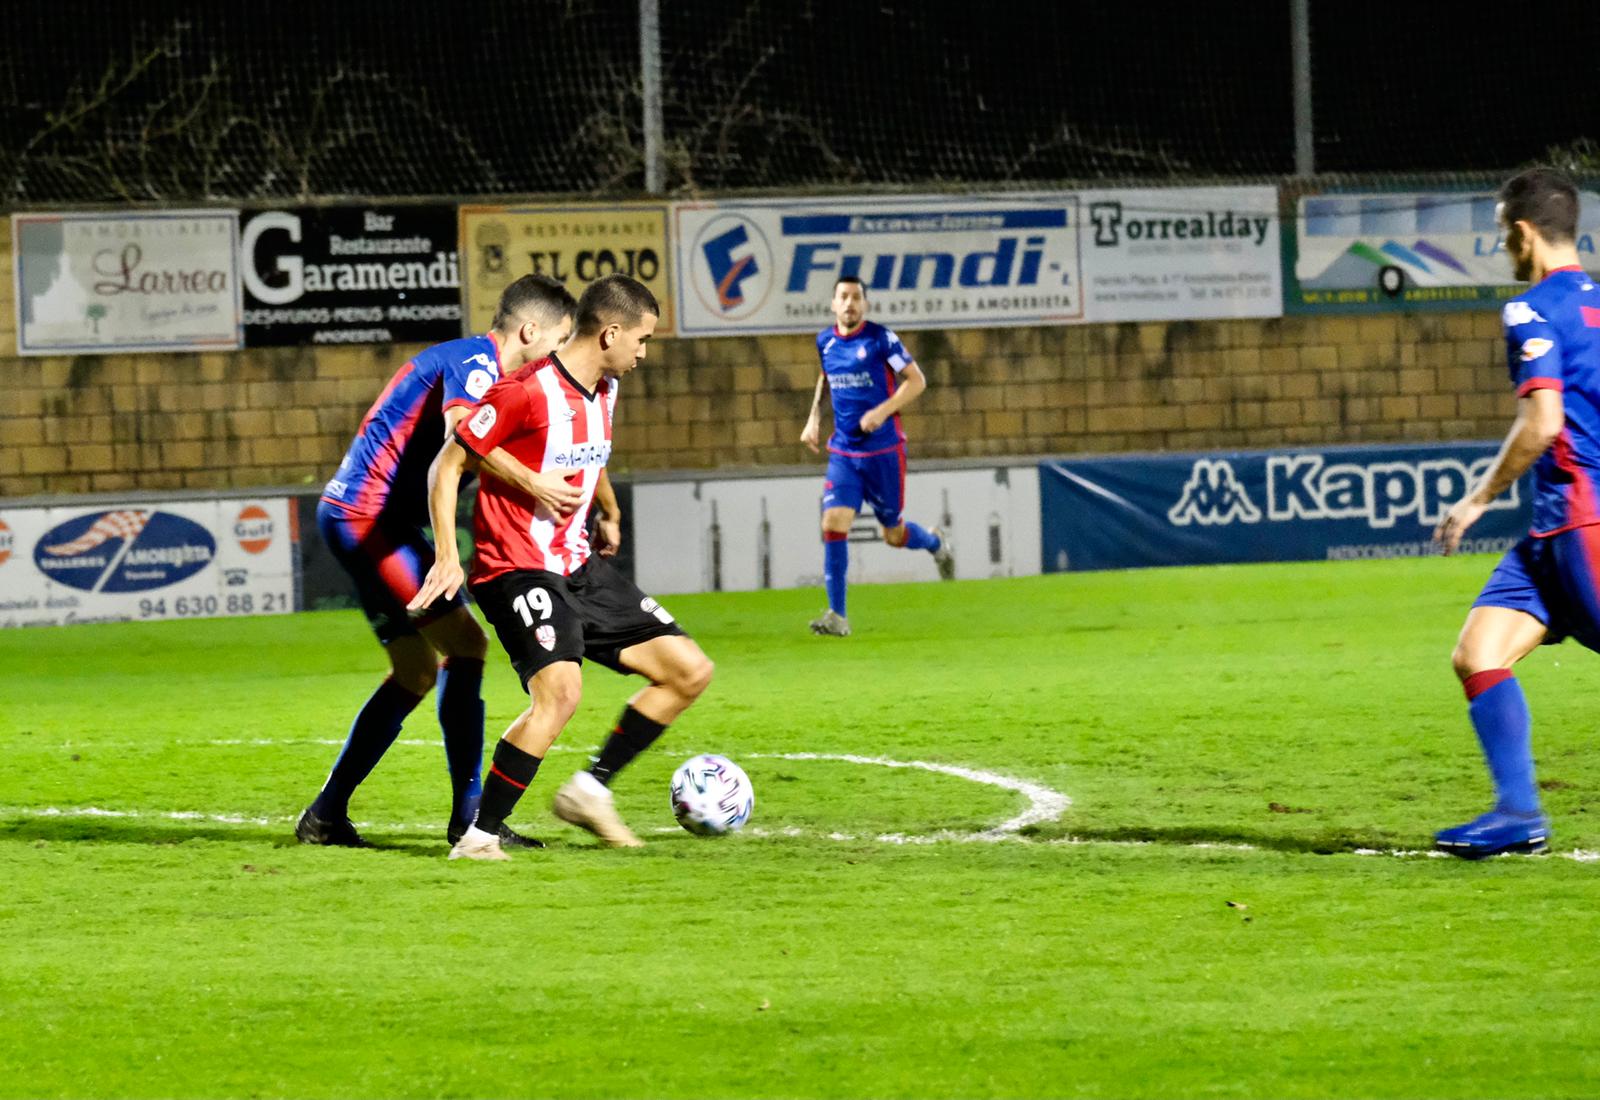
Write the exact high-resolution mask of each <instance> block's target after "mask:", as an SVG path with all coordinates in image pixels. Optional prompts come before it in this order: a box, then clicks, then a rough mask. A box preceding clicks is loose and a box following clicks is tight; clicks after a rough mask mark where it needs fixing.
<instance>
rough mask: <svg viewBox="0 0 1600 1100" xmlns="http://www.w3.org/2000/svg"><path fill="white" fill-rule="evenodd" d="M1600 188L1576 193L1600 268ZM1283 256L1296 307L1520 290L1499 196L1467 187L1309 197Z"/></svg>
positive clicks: (1459, 300) (1431, 303)
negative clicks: (1498, 214)
mask: <svg viewBox="0 0 1600 1100" xmlns="http://www.w3.org/2000/svg"><path fill="white" fill-rule="evenodd" d="M1597 235H1600V195H1597V194H1595V193H1594V192H1592V191H1585V192H1582V193H1581V194H1580V196H1579V232H1578V242H1577V243H1578V255H1579V256H1580V257H1581V258H1582V260H1583V263H1584V266H1585V267H1587V268H1588V269H1589V270H1590V271H1600V262H1597V261H1596V257H1595V238H1596V236H1597ZM1285 236H1286V237H1289V238H1290V240H1291V242H1292V244H1291V247H1289V248H1287V249H1286V250H1285V256H1284V269H1285V270H1284V305H1285V308H1286V309H1287V310H1288V311H1289V312H1290V313H1373V312H1378V311H1381V310H1401V309H1404V310H1413V309H1474V308H1480V307H1483V306H1486V305H1487V306H1492V305H1494V304H1495V303H1498V302H1501V301H1504V300H1505V299H1507V298H1510V297H1513V296H1514V295H1517V294H1520V293H1521V292H1522V291H1523V290H1524V289H1526V285H1525V284H1522V283H1518V282H1517V281H1516V280H1515V279H1514V278H1513V277H1512V272H1511V264H1510V261H1509V260H1508V259H1507V257H1506V252H1505V248H1504V247H1503V245H1502V243H1501V240H1500V228H1499V226H1498V225H1497V224H1496V222H1495V197H1494V195H1492V194H1482V193H1474V192H1464V191H1455V192H1450V191H1444V192H1429V193H1408V192H1391V191H1380V192H1371V193H1350V194H1323V195H1304V196H1301V197H1300V198H1299V200H1298V201H1297V204H1296V218H1295V225H1294V227H1293V233H1292V234H1290V233H1286V234H1285Z"/></svg>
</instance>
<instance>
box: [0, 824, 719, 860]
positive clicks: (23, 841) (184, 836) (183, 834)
mask: <svg viewBox="0 0 1600 1100" xmlns="http://www.w3.org/2000/svg"><path fill="white" fill-rule="evenodd" d="M518 831H520V832H522V833H524V834H526V835H528V836H533V837H537V838H538V839H540V840H542V841H544V843H545V845H546V850H555V851H560V850H566V851H574V852H581V851H585V850H588V849H594V850H596V851H601V850H607V849H605V846H604V845H602V844H600V843H599V842H598V841H594V840H591V839H590V838H588V837H587V836H581V835H576V834H574V833H573V832H572V831H571V830H568V829H565V828H564V827H562V826H559V825H556V824H554V823H551V824H549V825H548V826H547V827H544V828H541V827H540V825H539V824H528V825H519V826H518ZM363 836H365V837H366V839H367V841H368V842H369V843H370V844H371V848H369V849H364V850H365V851H373V852H392V853H397V854H400V855H408V856H421V857H424V858H427V859H440V858H442V857H443V856H445V855H446V854H447V853H448V852H449V851H450V846H449V844H448V842H447V841H446V840H445V836H444V826H443V825H440V826H439V830H438V832H437V833H424V832H420V831H415V830H413V831H411V832H408V833H402V834H396V833H388V832H385V831H384V830H383V829H382V828H381V827H376V828H372V829H367V830H363ZM679 839H682V840H695V839H696V838H695V837H692V836H690V835H689V834H688V833H682V834H681V835H674V834H666V835H663V836H660V837H651V838H649V840H648V842H647V843H648V844H650V845H652V846H653V845H655V844H658V843H661V842H663V841H664V842H667V843H669V844H670V843H671V842H673V841H677V840H679ZM195 841H204V842H211V843H222V844H240V845H247V846H253V847H262V848H273V849H281V848H294V849H300V848H308V849H309V850H315V849H314V848H312V847H311V846H308V845H303V844H301V843H300V842H299V841H298V840H296V839H295V837H294V825H293V823H292V822H289V821H285V822H284V823H282V824H268V825H262V824H260V823H257V822H239V823H231V822H219V821H173V820H160V819H157V820H152V819H149V818H137V819H135V818H118V817H67V816H65V815H63V816H61V817H30V818H8V819H4V820H0V844H6V843H10V844H18V845H49V844H142V845H153V846H158V847H171V846H175V845H179V844H189V843H192V842H195ZM347 850H349V851H353V852H354V854H355V855H360V852H361V851H362V850H354V849H347ZM512 854H513V856H514V857H515V856H519V855H528V856H534V855H537V854H538V853H537V852H536V851H528V850H526V849H515V850H513V852H512Z"/></svg>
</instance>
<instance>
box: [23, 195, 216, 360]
mask: <svg viewBox="0 0 1600 1100" xmlns="http://www.w3.org/2000/svg"><path fill="white" fill-rule="evenodd" d="M238 228H239V214H238V211H235V210H172V211H165V212H162V213H148V214H144V213H135V214H130V213H116V214H112V213H105V214H93V213H84V214H13V215H12V216H11V239H12V243H13V247H14V249H15V277H16V283H15V288H14V289H15V291H16V311H17V351H18V353H19V354H21V355H104V354H110V353H113V352H141V351H216V350H219V349H222V350H226V349H231V348H237V347H239V340H240V331H239V262H238V244H237V242H238Z"/></svg>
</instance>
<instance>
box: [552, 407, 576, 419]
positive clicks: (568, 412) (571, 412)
mask: <svg viewBox="0 0 1600 1100" xmlns="http://www.w3.org/2000/svg"><path fill="white" fill-rule="evenodd" d="M556 416H557V418H559V419H561V420H576V419H578V410H577V409H574V408H573V407H572V406H570V405H568V406H567V407H566V408H564V409H562V410H561V411H560V412H558V413H556Z"/></svg>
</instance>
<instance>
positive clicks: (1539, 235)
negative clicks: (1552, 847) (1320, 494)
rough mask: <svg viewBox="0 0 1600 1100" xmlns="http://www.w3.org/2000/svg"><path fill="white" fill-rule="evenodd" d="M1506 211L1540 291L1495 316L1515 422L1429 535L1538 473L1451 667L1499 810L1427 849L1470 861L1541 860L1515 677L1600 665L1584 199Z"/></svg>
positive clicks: (1591, 288) (1523, 203)
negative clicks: (1549, 666) (1573, 650)
mask: <svg viewBox="0 0 1600 1100" xmlns="http://www.w3.org/2000/svg"><path fill="white" fill-rule="evenodd" d="M1500 203H1501V205H1500V224H1501V228H1502V229H1503V231H1504V233H1505V247H1506V253H1507V255H1508V256H1509V257H1510V259H1511V262H1512V264H1513V269H1514V270H1515V273H1516V277H1517V278H1518V279H1519V280H1523V281H1527V282H1530V283H1532V284H1534V285H1533V286H1532V287H1531V288H1529V289H1528V290H1527V291H1526V292H1525V293H1523V294H1520V295H1518V296H1517V297H1515V298H1513V299H1511V300H1510V301H1509V302H1507V303H1506V305H1505V309H1504V311H1503V313H1502V316H1501V320H1502V322H1503V325H1504V328H1505V337H1506V354H1507V358H1508V360H1509V363H1510V370H1511V380H1512V382H1513V383H1514V384H1515V386H1516V389H1517V418H1516V422H1515V423H1514V424H1513V425H1512V426H1511V431H1510V433H1509V434H1508V435H1507V436H1506V440H1505V443H1504V445H1503V446H1502V447H1501V448H1500V453H1499V455H1498V456H1496V458H1495V460H1494V462H1493V464H1492V465H1491V466H1490V467H1489V469H1488V470H1487V471H1486V472H1485V473H1484V476H1483V478H1482V480H1481V481H1480V482H1479V483H1478V484H1477V485H1476V486H1474V487H1473V489H1472V490H1471V491H1470V492H1468V494H1467V495H1466V496H1465V497H1464V498H1462V499H1461V500H1460V501H1459V502H1457V503H1456V505H1455V506H1454V507H1452V508H1451V509H1450V511H1449V512H1447V513H1446V514H1445V516H1444V518H1443V519H1442V520H1441V521H1440V522H1439V527H1438V530H1437V531H1436V532H1435V537H1436V538H1437V539H1438V541H1439V543H1440V544H1441V546H1442V547H1443V548H1444V551H1445V553H1447V554H1448V553H1451V552H1452V551H1454V550H1455V549H1456V548H1457V547H1458V546H1459V545H1460V543H1461V536H1462V535H1463V534H1464V533H1465V532H1466V530H1467V529H1468V528H1469V527H1471V526H1472V524H1473V523H1474V522H1476V521H1477V519H1478V517H1479V516H1481V515H1482V514H1483V512H1484V509H1485V508H1487V507H1488V505H1489V503H1490V502H1491V501H1493V500H1494V498H1495V497H1497V496H1499V495H1500V494H1501V493H1503V492H1504V491H1505V490H1506V489H1508V488H1510V486H1511V485H1512V484H1513V483H1514V482H1515V481H1516V480H1517V478H1519V477H1521V476H1522V475H1523V474H1524V473H1526V472H1527V471H1528V470H1530V469H1531V470H1532V471H1533V527H1532V529H1531V531H1530V533H1529V534H1528V536H1527V537H1526V538H1524V539H1523V540H1522V541H1521V542H1519V543H1518V544H1517V545H1516V546H1515V547H1514V548H1512V550H1511V551H1510V552H1509V553H1507V554H1506V556H1505V557H1504V558H1503V559H1502V560H1501V561H1500V564H1499V565H1498V566H1496V567H1495V571H1494V573H1493V574H1492V575H1491V576H1490V577H1489V581H1488V583H1487V584H1486V585H1484V588H1483V592H1482V593H1481V594H1480V595H1479V596H1478V599H1477V601H1476V602H1474V604H1473V605H1472V610H1471V612H1469V613H1468V615H1467V621H1466V625H1465V626H1463V627H1462V629H1461V637H1460V639H1459V641H1457V643H1456V648H1455V652H1454V654H1453V655H1452V658H1451V659H1452V662H1453V664H1454V665H1455V670H1456V675H1457V676H1459V677H1460V678H1461V682H1462V685H1463V686H1464V687H1465V689H1466V693H1467V699H1468V714H1469V715H1470V716H1471V718H1472V725H1473V727H1474V728H1475V729H1476V730H1477V734H1478V740H1479V742H1480V743H1481V745H1482V746H1483V753H1484V756H1485V758H1486V759H1487V761H1488V764H1489V772H1490V774H1491V776H1493V778H1494V788H1495V806H1494V809H1492V810H1490V811H1489V812H1488V813H1486V814H1483V815H1482V816H1481V817H1478V818H1476V819H1474V820H1473V821H1469V822H1467V823H1466V824H1465V825H1458V826H1456V827H1454V828H1450V829H1445V830H1443V831H1441V832H1440V833H1438V834H1437V836H1436V837H1435V843H1436V844H1437V845H1438V847H1439V848H1440V849H1442V850H1443V851H1446V852H1450V853H1452V854H1454V855H1458V856H1463V857H1465V858H1468V859H1480V858H1482V857H1484V856H1491V855H1498V854H1499V853H1501V852H1541V851H1544V850H1545V849H1546V848H1547V847H1548V841H1549V836H1550V828H1549V822H1548V820H1547V819H1546V818H1545V815H1544V812H1543V810H1542V809H1541V807H1540V804H1539V788H1538V785H1537V784H1536V783H1535V782H1534V768H1533V749H1532V740H1531V728H1532V721H1531V718H1530V716H1529V713H1528V703H1527V700H1526V699H1525V698H1524V697H1523V694H1522V687H1521V685H1520V684H1518V683H1517V679H1516V677H1515V676H1514V675H1513V674H1512V672H1511V667H1512V666H1513V665H1515V664H1516V663H1517V662H1518V661H1520V660H1522V658H1524V657H1526V656H1527V655H1528V654H1530V653H1532V652H1533V651H1534V650H1535V649H1537V648H1538V647H1539V646H1540V645H1541V644H1544V645H1548V644H1552V643H1554V642H1559V641H1561V640H1562V639H1563V638H1566V637H1569V636H1570V637H1573V638H1576V639H1577V640H1578V641H1579V642H1580V643H1582V644H1583V645H1585V646H1587V647H1588V648H1590V649H1593V650H1597V651H1600V498H1597V496H1596V489H1597V485H1600V289H1596V287H1595V283H1594V280H1592V279H1591V278H1590V277H1589V276H1588V275H1587V274H1585V272H1584V270H1583V268H1582V266H1580V265H1579V263H1578V252H1577V247H1576V244H1575V239H1576V234H1577V226H1578V190H1577V187H1576V186H1574V184H1573V182H1572V181H1571V180H1570V179H1568V178H1567V177H1566V176H1565V175H1563V174H1562V173H1560V172H1557V171H1554V170H1551V169H1542V168H1540V169H1533V170H1531V171H1527V172H1523V173H1522V174H1520V175H1518V176H1515V177H1513V178H1512V179H1511V180H1509V181H1507V183H1506V184H1505V186H1503V187H1502V188H1501V189H1500Z"/></svg>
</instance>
